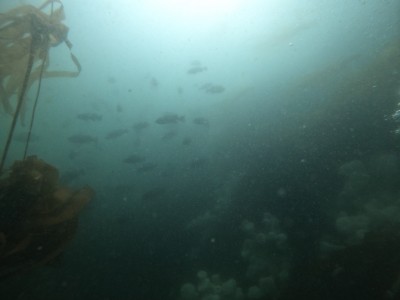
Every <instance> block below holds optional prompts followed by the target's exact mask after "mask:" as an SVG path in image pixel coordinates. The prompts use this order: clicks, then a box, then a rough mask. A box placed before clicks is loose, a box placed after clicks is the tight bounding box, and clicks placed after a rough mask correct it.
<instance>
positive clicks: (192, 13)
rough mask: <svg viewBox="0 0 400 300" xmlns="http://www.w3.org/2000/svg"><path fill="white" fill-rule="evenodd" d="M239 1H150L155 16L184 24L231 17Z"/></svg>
mask: <svg viewBox="0 0 400 300" xmlns="http://www.w3.org/2000/svg"><path fill="white" fill-rule="evenodd" d="M240 1H241V0H150V1H149V4H150V5H151V8H152V9H153V11H157V14H162V15H164V16H169V17H171V18H173V19H175V20H181V21H185V22H191V23H193V22H196V23H197V22H199V21H200V22H214V21H218V20H220V19H222V18H224V17H226V16H229V15H231V14H232V13H234V12H235V11H237V9H238V8H239V2H240Z"/></svg>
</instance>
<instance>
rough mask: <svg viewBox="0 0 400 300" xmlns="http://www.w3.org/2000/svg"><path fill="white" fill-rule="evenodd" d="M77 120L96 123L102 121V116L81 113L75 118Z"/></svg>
mask: <svg viewBox="0 0 400 300" xmlns="http://www.w3.org/2000/svg"><path fill="white" fill-rule="evenodd" d="M76 118H77V119H79V120H82V121H93V122H96V121H97V122H98V121H101V120H102V119H103V116H102V115H99V114H96V113H82V114H78V115H77V116H76Z"/></svg>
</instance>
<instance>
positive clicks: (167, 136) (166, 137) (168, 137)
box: [162, 131, 177, 141]
mask: <svg viewBox="0 0 400 300" xmlns="http://www.w3.org/2000/svg"><path fill="white" fill-rule="evenodd" d="M176 136H177V133H176V132H175V131H168V132H167V133H166V134H164V135H163V137H162V140H163V141H169V140H172V139H173V138H174V137H176Z"/></svg>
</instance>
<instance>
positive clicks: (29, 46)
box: [0, 0, 81, 119]
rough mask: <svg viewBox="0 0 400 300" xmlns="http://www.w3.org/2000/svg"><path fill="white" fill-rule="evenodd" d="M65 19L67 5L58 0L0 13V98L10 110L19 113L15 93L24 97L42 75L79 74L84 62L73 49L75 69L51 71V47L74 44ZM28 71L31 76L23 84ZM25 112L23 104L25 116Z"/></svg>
mask: <svg viewBox="0 0 400 300" xmlns="http://www.w3.org/2000/svg"><path fill="white" fill-rule="evenodd" d="M55 3H57V4H58V5H59V7H58V8H57V9H53V8H54V4H55ZM48 6H51V12H50V14H46V13H45V11H44V10H45V9H46V8H47V7H48ZM64 19H65V15H64V7H63V5H62V3H61V1H57V0H48V1H46V2H45V3H44V4H43V5H42V6H40V7H39V8H36V7H34V6H31V5H22V6H20V7H17V8H14V9H12V10H10V11H8V12H7V13H3V14H0V102H1V106H2V107H3V109H4V111H6V112H7V113H9V114H11V115H13V114H15V113H18V112H16V108H13V106H14V107H16V106H17V104H14V105H13V104H12V99H13V97H15V99H16V101H18V99H21V100H22V101H24V99H25V93H26V92H27V90H29V88H30V87H31V86H32V85H33V84H34V83H35V82H37V81H38V80H39V79H41V78H50V77H76V76H78V75H79V73H80V71H81V65H80V63H79V61H78V59H77V58H76V57H75V56H74V55H73V54H72V53H71V60H72V62H73V63H74V65H75V66H76V68H77V70H76V71H48V68H49V66H50V56H49V50H50V48H51V47H55V46H58V45H60V44H61V43H63V42H64V43H65V44H66V45H67V47H68V48H69V49H71V48H72V44H71V42H70V41H69V40H68V37H67V36H68V30H69V29H68V27H67V26H66V25H64V24H63V23H62V21H63V20H64ZM30 60H31V62H30ZM30 64H31V65H30ZM29 68H31V69H30V70H29ZM28 71H29V74H28V76H29V80H28V82H27V84H26V86H25V87H24V78H25V77H26V75H27V72H28ZM24 114H25V106H24V105H23V106H22V109H21V118H22V119H23V117H24Z"/></svg>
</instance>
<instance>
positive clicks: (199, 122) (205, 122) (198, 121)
mask: <svg viewBox="0 0 400 300" xmlns="http://www.w3.org/2000/svg"><path fill="white" fill-rule="evenodd" d="M193 123H194V124H196V125H202V126H206V127H208V126H209V125H210V122H209V121H208V120H207V119H206V118H203V117H198V118H194V119H193Z"/></svg>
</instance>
